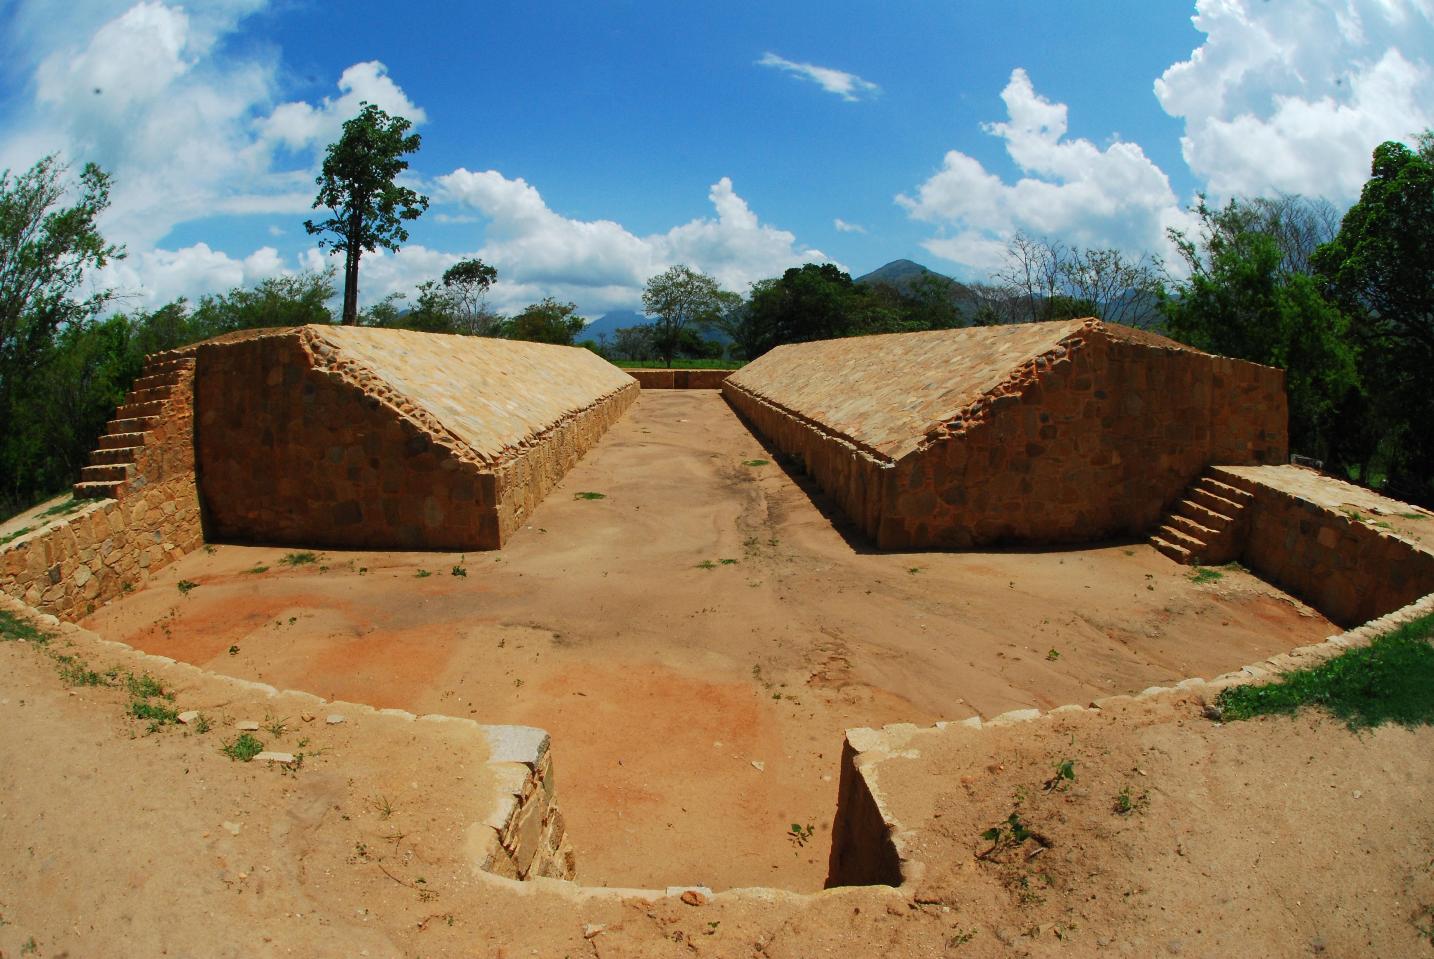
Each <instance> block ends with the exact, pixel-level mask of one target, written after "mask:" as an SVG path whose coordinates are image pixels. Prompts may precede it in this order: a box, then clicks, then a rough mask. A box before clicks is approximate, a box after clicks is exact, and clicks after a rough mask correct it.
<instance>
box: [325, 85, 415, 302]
mask: <svg viewBox="0 0 1434 959" xmlns="http://www.w3.org/2000/svg"><path fill="white" fill-rule="evenodd" d="M412 126H413V124H412V123H410V122H409V121H408V120H406V119H405V118H403V117H391V116H389V115H388V114H387V113H385V112H384V111H383V110H381V109H379V108H378V107H377V106H375V105H374V104H372V103H364V104H362V108H361V109H360V110H359V113H358V116H356V117H353V118H352V119H350V120H347V121H345V122H344V132H343V134H342V135H341V136H340V137H339V139H338V141H337V142H335V143H331V144H329V149H328V152H327V153H326V154H325V156H324V165H323V169H322V171H321V172H320V174H319V176H318V179H317V181H316V182H317V183H318V185H319V195H318V196H317V197H315V199H314V209H316V210H320V209H327V210H329V212H330V213H331V214H332V215H331V216H330V217H329V218H328V219H326V220H322V221H319V222H317V223H316V222H314V221H313V220H306V221H304V229H306V230H308V231H309V233H310V234H311V235H318V236H320V237H321V239H320V240H319V245H320V246H326V247H328V249H329V251H330V252H331V253H339V252H342V253H343V254H344V309H343V320H342V322H343V323H344V324H345V325H348V326H352V325H354V324H355V323H357V322H358V274H359V258H360V257H362V256H363V254H364V253H365V252H368V253H372V252H373V251H374V250H376V249H378V248H379V247H383V248H384V249H386V250H394V251H396V250H397V249H398V248H399V244H401V243H406V242H407V241H408V230H406V229H405V228H404V223H405V221H408V220H416V219H418V217H419V216H421V215H422V214H423V211H424V210H426V209H428V197H426V196H422V195H420V194H418V193H416V192H414V191H413V190H410V189H409V188H408V187H404V186H399V185H398V184H397V183H395V182H394V180H395V178H397V177H398V175H399V174H400V173H402V172H403V171H404V170H406V169H408V161H407V160H405V159H404V157H406V156H408V155H409V154H410V153H414V152H416V151H417V150H418V146H419V143H420V137H419V135H418V134H417V133H409V130H410V129H411V128H412Z"/></svg>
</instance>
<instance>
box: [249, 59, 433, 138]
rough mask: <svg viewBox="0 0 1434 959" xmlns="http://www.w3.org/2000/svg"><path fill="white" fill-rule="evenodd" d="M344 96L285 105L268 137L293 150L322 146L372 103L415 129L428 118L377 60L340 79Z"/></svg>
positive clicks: (271, 120) (267, 125) (267, 123)
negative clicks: (364, 104)
mask: <svg viewBox="0 0 1434 959" xmlns="http://www.w3.org/2000/svg"><path fill="white" fill-rule="evenodd" d="M339 90H340V91H342V92H341V94H340V95H339V96H338V97H337V98H334V99H330V98H328V97H324V99H323V101H322V102H321V103H320V104H319V105H318V106H313V105H312V104H308V103H304V102H303V101H296V102H293V103H283V104H280V105H279V106H278V107H276V108H275V109H274V112H273V113H271V114H270V115H269V116H268V117H267V118H266V119H265V120H264V121H263V123H262V124H261V126H262V129H263V131H264V135H265V137H267V138H270V139H272V140H274V141H277V142H279V143H282V144H284V146H286V147H288V148H290V149H301V148H304V147H312V146H316V145H317V146H322V145H324V144H328V143H331V142H332V141H334V140H335V139H337V138H338V135H339V132H340V130H341V129H342V128H343V124H344V121H345V120H347V119H348V118H349V117H352V116H355V115H356V114H357V113H358V112H359V104H361V103H364V102H368V103H372V104H374V105H375V106H377V107H379V108H381V109H382V110H384V111H386V112H387V113H389V114H393V115H397V116H403V117H407V118H408V119H409V120H412V121H413V123H414V125H415V126H416V125H418V124H420V123H423V122H424V121H425V120H427V119H428V115H427V114H426V113H424V112H423V108H422V107H420V106H418V105H417V104H415V103H414V102H413V101H412V100H410V99H409V98H408V95H407V94H405V93H404V92H403V90H402V89H401V88H400V87H399V86H398V84H396V83H394V82H393V80H392V79H390V78H389V76H388V68H387V67H385V66H384V65H383V64H382V63H379V62H378V61H377V60H369V61H366V62H364V63H355V64H354V65H353V66H351V67H349V68H348V69H347V70H345V71H344V72H343V74H342V75H340V77H339Z"/></svg>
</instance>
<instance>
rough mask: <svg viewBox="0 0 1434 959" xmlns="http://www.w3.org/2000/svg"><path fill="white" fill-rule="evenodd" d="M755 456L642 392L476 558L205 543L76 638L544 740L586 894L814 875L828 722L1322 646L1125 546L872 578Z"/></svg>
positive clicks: (897, 567)
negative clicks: (794, 836) (500, 545)
mask: <svg viewBox="0 0 1434 959" xmlns="http://www.w3.org/2000/svg"><path fill="white" fill-rule="evenodd" d="M773 460H774V457H773V455H772V454H771V453H770V452H768V451H767V450H766V449H764V448H763V446H762V445H761V444H760V443H759V442H758V440H757V439H755V438H754V437H753V435H752V434H751V433H750V432H749V431H748V430H747V429H746V428H745V427H744V426H743V424H742V423H741V422H740V421H739V420H738V419H737V417H736V416H735V415H734V414H733V413H732V411H731V410H730V408H729V407H728V406H727V405H726V404H725V402H724V401H723V400H722V398H721V396H720V394H718V393H717V392H716V391H655V392H648V393H644V394H642V396H641V398H640V399H639V400H638V402H637V404H636V405H635V406H634V407H633V409H632V410H631V411H630V412H629V413H628V414H627V416H626V417H624V419H623V420H622V421H621V422H620V423H618V424H617V425H616V426H615V427H614V428H613V429H612V430H611V431H610V432H609V434H608V435H607V436H606V437H605V438H604V439H603V441H602V442H601V444H599V446H598V447H597V448H596V449H594V450H593V451H592V452H591V453H589V454H588V456H587V457H586V458H585V459H584V460H583V461H582V462H581V463H580V464H578V466H577V467H576V468H575V469H573V471H572V472H571V473H569V474H568V476H567V477H566V478H565V480H564V481H563V483H562V485H561V486H559V487H558V488H557V489H556V490H554V492H553V493H552V494H550V495H549V497H548V498H547V500H546V501H545V502H544V503H543V504H542V505H541V506H540V507H539V508H538V510H537V511H536V512H535V514H534V516H533V518H532V525H531V526H530V527H529V528H528V529H525V530H523V531H522V532H521V534H520V535H518V536H517V537H516V538H515V539H514V540H513V541H512V542H511V543H510V545H509V546H507V547H505V548H504V549H503V550H502V551H501V552H497V553H479V554H470V555H468V556H466V557H459V556H457V555H453V554H395V553H367V552H354V553H349V552H336V551H329V552H324V553H322V554H321V556H320V558H319V560H318V562H316V563H314V564H311V565H305V566H298V567H286V566H284V565H283V564H282V563H281V562H280V559H281V557H283V556H284V555H285V554H286V553H287V552H288V550H284V549H271V548H254V547H238V546H219V547H216V548H215V549H214V551H213V552H212V553H206V552H199V553H195V554H192V555H191V556H189V557H186V558H185V559H183V560H182V561H180V562H179V563H178V564H176V565H175V566H172V567H170V568H168V569H167V570H165V571H163V572H162V573H161V574H160V575H159V576H158V577H157V578H156V579H154V580H153V581H152V582H151V584H150V585H149V586H148V588H146V589H144V590H141V591H137V592H136V593H135V594H133V595H132V596H129V597H127V598H126V599H125V600H123V601H122V602H117V603H114V604H111V605H109V606H107V607H104V608H102V609H100V610H98V611H97V612H96V613H94V615H92V616H91V617H89V619H88V620H86V622H85V625H86V626H87V627H89V628H92V629H94V630H95V631H96V632H98V633H100V634H101V635H104V636H106V637H109V638H112V639H117V640H122V641H124V642H127V643H131V644H133V645H135V646H137V647H139V648H142V649H145V650H148V651H150V652H154V653H160V654H164V655H168V656H172V657H175V658H177V659H181V660H184V661H188V662H192V663H195V664H197V665H202V666H205V667H206V668H209V669H214V670H217V671H220V672H224V673H229V674H232V675H235V676H240V677H244V678H251V679H262V680H263V681H265V682H270V683H273V684H275V685H277V686H280V687H284V688H296V689H304V690H310V691H313V692H315V693H318V694H320V695H324V696H331V697H338V698H342V699H348V700H353V701H357V702H365V703H371V704H373V705H376V706H396V707H401V708H405V709H410V710H413V711H415V712H445V713H451V714H455V715H460V716H471V717H472V718H475V719H477V720H479V721H481V722H486V723H520V724H526V725H533V726H539V727H541V728H543V729H546V730H548V731H549V732H550V733H551V734H552V736H553V743H554V757H555V761H556V768H557V774H558V778H559V782H560V787H559V788H560V795H561V799H562V804H563V808H564V811H565V813H566V815H567V821H568V827H569V835H570V836H571V838H572V841H573V843H574V846H575V848H576V850H577V854H578V875H579V879H580V880H581V881H583V882H585V883H589V884H592V885H616V886H643V887H660V886H666V885H669V884H671V885H679V884H705V885H708V886H711V887H712V888H715V889H723V888H730V887H737V886H746V885H774V886H781V887H784V888H788V889H797V890H813V889H818V888H820V887H821V884H822V881H823V879H824V878H825V875H826V865H827V864H826V857H827V852H826V851H827V849H828V846H829V829H830V824H831V820H832V815H833V813H834V811H835V802H836V783H835V779H836V774H837V763H838V758H839V756H840V748H841V740H842V733H843V730H844V729H846V728H848V727H853V726H878V725H882V724H885V723H891V722H915V723H929V722H932V721H935V720H938V719H960V718H963V717H966V716H969V715H972V714H975V713H981V714H984V715H987V716H989V715H994V714H996V713H1000V712H1004V711H1006V710H1008V709H1013V708H1018V707H1024V706H1031V705H1039V706H1046V707H1049V706H1054V705H1060V704H1063V703H1069V702H1086V701H1088V700H1090V699H1092V698H1094V697H1096V696H1100V695H1109V694H1111V693H1121V692H1133V691H1136V690H1139V689H1142V688H1144V687H1146V686H1150V685H1155V684H1170V683H1173V682H1174V681H1177V680H1180V679H1183V678H1186V677H1189V676H1213V675H1217V674H1219V673H1223V672H1226V671H1228V670H1231V669H1234V668H1237V667H1239V666H1241V665H1243V664H1245V663H1248V662H1254V661H1257V660H1260V659H1263V658H1265V657H1267V656H1269V655H1271V654H1273V653H1275V652H1279V651H1284V650H1286V649H1289V648H1291V647H1294V646H1298V645H1302V644H1306V643H1310V642H1316V641H1319V640H1321V639H1323V638H1324V637H1326V636H1328V635H1330V634H1331V633H1334V632H1337V631H1338V630H1336V629H1335V628H1333V627H1332V626H1331V625H1330V624H1329V623H1328V622H1327V621H1326V620H1325V619H1324V618H1323V617H1320V616H1319V615H1317V614H1315V613H1313V612H1312V611H1310V610H1309V609H1308V608H1306V607H1304V606H1302V605H1300V604H1299V603H1297V602H1295V601H1293V600H1291V599H1289V598H1288V597H1286V596H1284V595H1283V594H1281V593H1279V592H1278V591H1276V590H1275V589H1274V588H1272V587H1270V586H1267V585H1265V584H1264V583H1261V582H1260V581H1258V580H1256V579H1254V578H1253V577H1251V576H1249V575H1247V574H1245V573H1243V572H1240V571H1238V570H1230V571H1225V574H1224V576H1223V578H1222V579H1220V580H1219V581H1218V582H1216V583H1213V584H1206V585H1197V584H1195V583H1193V582H1191V580H1190V570H1189V569H1187V568H1184V567H1180V566H1177V565H1175V564H1173V563H1171V562H1170V561H1169V560H1167V559H1166V558H1165V557H1163V556H1161V555H1160V554H1158V553H1156V552H1155V551H1154V550H1152V549H1150V548H1149V547H1148V546H1146V545H1144V544H1143V543H1133V544H1116V545H1110V546H1105V547H1101V548H1094V549H1088V550H1083V551H1079V552H1024V551H1023V552H997V553H967V554H940V553H918V554H876V553H873V552H870V551H869V550H868V548H867V546H866V545H865V544H864V543H863V542H862V541H860V540H859V539H848V538H847V537H846V536H845V535H844V533H843V531H842V530H841V529H840V528H839V527H837V526H834V525H833V519H832V518H830V517H829V515H824V513H823V511H822V510H823V509H824V505H825V500H824V498H823V497H822V496H821V495H820V493H819V492H818V491H817V490H815V488H813V487H810V486H809V485H808V484H807V481H806V480H805V479H804V478H802V477H793V476H791V475H789V474H788V473H787V472H785V471H784V470H783V469H782V468H781V467H780V466H779V465H777V464H776V463H775V462H773ZM746 464H761V465H746ZM584 492H587V493H601V494H603V496H604V498H603V499H583V498H578V497H577V494H578V493H584ZM455 566H461V567H462V569H463V570H464V571H465V572H466V575H465V576H461V577H460V576H455V575H453V568H454V567H455ZM706 566H710V567H711V568H706ZM258 568H265V569H264V571H263V572H246V570H254V569H258ZM421 571H426V572H428V573H430V574H431V575H428V576H422V575H421ZM181 581H187V582H189V583H195V584H198V585H197V586H196V587H195V588H193V589H191V590H189V591H188V592H187V593H181V591H180V590H179V589H177V588H176V587H177V585H178V584H179V583H180V582H181ZM793 823H797V824H800V825H802V826H806V825H811V826H813V827H815V829H816V838H815V841H813V842H811V843H809V844H807V845H806V846H800V847H799V846H796V845H794V844H793V843H792V842H790V841H789V840H788V838H787V833H788V831H789V829H790V827H791V825H792V824H793Z"/></svg>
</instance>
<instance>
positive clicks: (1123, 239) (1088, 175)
mask: <svg viewBox="0 0 1434 959" xmlns="http://www.w3.org/2000/svg"><path fill="white" fill-rule="evenodd" d="M1001 99H1002V100H1003V101H1004V102H1005V104H1006V111H1007V120H1006V121H1005V122H1000V123H989V124H986V125H985V127H984V129H985V130H986V132H987V133H989V134H991V135H993V136H996V137H999V138H1000V139H1001V140H1002V141H1004V143H1005V148H1006V152H1007V154H1008V155H1009V156H1010V157H1011V159H1012V160H1013V161H1014V162H1015V164H1016V166H1017V167H1018V168H1019V169H1020V171H1021V174H1022V175H1021V176H1020V178H1019V179H1017V180H1016V181H1015V182H1014V183H1010V184H1008V183H1006V182H1004V181H1003V180H1002V179H1001V177H999V176H997V175H996V174H994V173H991V172H990V171H988V170H987V169H986V168H985V167H984V166H983V165H982V164H981V162H980V161H979V160H977V159H975V158H974V157H972V156H970V155H968V154H965V153H962V152H961V151H959V150H952V151H950V152H948V153H947V154H946V157H945V159H944V161H943V163H942V166H941V169H940V170H939V171H938V172H937V173H935V174H934V175H933V176H932V177H931V178H930V179H928V180H927V181H926V182H925V183H923V184H921V186H920V187H919V188H918V189H917V191H916V195H915V196H908V195H906V194H901V195H898V196H897V197H896V202H897V203H898V204H900V205H901V206H902V207H904V208H905V209H906V211H907V214H908V215H909V216H911V217H912V218H914V219H917V220H921V221H925V222H928V223H933V224H936V225H937V226H938V228H939V229H940V234H939V235H938V236H936V237H933V238H931V239H930V240H928V241H926V243H925V244H924V245H925V247H926V249H927V250H929V251H930V252H932V253H934V254H935V255H937V256H940V257H942V258H944V259H948V260H951V261H953V262H956V263H960V264H963V265H965V266H967V267H969V268H971V269H973V270H989V269H992V268H993V267H995V266H998V265H999V264H1000V263H1001V261H1002V254H1003V251H1004V250H1005V246H1006V242H1007V240H1009V239H1010V237H1011V236H1013V235H1014V234H1015V233H1017V232H1018V231H1023V232H1026V233H1028V234H1033V235H1037V236H1046V235H1049V236H1054V237H1059V238H1061V239H1063V240H1064V241H1065V242H1068V243H1074V244H1077V245H1080V246H1102V247H1104V246H1113V247H1117V248H1119V249H1123V250H1126V251H1129V252H1132V253H1136V252H1144V251H1149V250H1159V249H1163V248H1164V246H1165V243H1166V239H1165V229H1166V228H1167V227H1168V226H1171V225H1175V224H1178V223H1181V222H1182V221H1183V218H1184V214H1183V213H1182V211H1181V209H1180V205H1179V203H1178V202H1177V200H1176V198H1175V194H1174V193H1173V192H1172V190H1171V188H1170V181H1169V179H1168V178H1167V177H1166V175H1165V173H1164V172H1163V171H1162V170H1161V169H1160V168H1159V167H1158V166H1156V165H1155V163H1153V162H1152V161H1151V160H1150V159H1149V158H1148V157H1147V156H1146V155H1145V153H1144V151H1143V150H1141V148H1140V147H1139V145H1137V144H1134V143H1126V142H1121V141H1116V142H1114V143H1111V144H1110V145H1109V146H1106V147H1105V148H1103V149H1102V148H1101V147H1098V146H1096V145H1095V144H1094V143H1091V142H1090V141H1089V140H1085V139H1068V138H1067V137H1066V132H1067V129H1068V124H1067V116H1066V106H1065V104H1063V103H1053V102H1051V101H1049V100H1046V99H1045V98H1044V97H1042V96H1040V95H1039V94H1038V93H1037V92H1036V90H1035V88H1034V86H1033V85H1032V84H1031V80H1030V77H1029V76H1028V75H1027V74H1026V72H1025V71H1024V70H1021V69H1017V70H1015V71H1013V72H1012V74H1011V78H1010V81H1009V82H1008V83H1007V84H1006V88H1005V89H1004V90H1003V91H1002V92H1001Z"/></svg>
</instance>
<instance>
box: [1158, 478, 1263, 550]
mask: <svg viewBox="0 0 1434 959" xmlns="http://www.w3.org/2000/svg"><path fill="white" fill-rule="evenodd" d="M1230 479H1231V477H1230V476H1229V475H1228V474H1225V473H1221V474H1219V476H1218V478H1217V476H1216V475H1214V474H1211V473H1208V472H1207V473H1206V474H1205V475H1203V476H1201V477H1200V478H1199V479H1197V480H1196V481H1195V482H1194V483H1193V484H1191V486H1190V488H1189V489H1187V490H1186V491H1185V496H1184V498H1183V499H1181V500H1180V502H1179V503H1178V504H1176V506H1175V509H1174V511H1173V512H1171V513H1170V515H1168V516H1167V517H1165V520H1164V522H1163V523H1161V525H1160V526H1159V527H1157V528H1156V530H1155V532H1154V533H1153V534H1152V535H1151V537H1150V545H1151V546H1154V547H1155V548H1156V549H1158V550H1160V552H1162V553H1164V554H1165V555H1166V556H1169V557H1170V558H1171V559H1173V560H1175V562H1177V563H1183V564H1184V565H1186V566H1194V565H1196V564H1197V563H1205V564H1209V565H1219V564H1222V563H1228V562H1231V561H1233V560H1235V559H1238V558H1239V554H1240V549H1241V546H1242V542H1243V538H1244V537H1243V533H1244V530H1245V525H1246V524H1245V522H1244V520H1245V510H1246V509H1247V508H1248V507H1249V505H1250V504H1251V503H1252V502H1254V499H1255V497H1254V494H1253V493H1251V492H1250V491H1248V490H1246V489H1241V488H1240V487H1238V486H1235V485H1232V483H1230V482H1227V480H1230Z"/></svg>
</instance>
